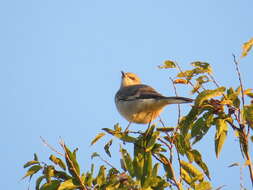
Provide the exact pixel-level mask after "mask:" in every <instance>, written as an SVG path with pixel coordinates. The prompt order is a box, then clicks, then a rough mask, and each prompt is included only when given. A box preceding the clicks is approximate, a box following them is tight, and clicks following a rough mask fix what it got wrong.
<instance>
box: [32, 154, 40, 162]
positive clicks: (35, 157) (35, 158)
mask: <svg viewBox="0 0 253 190" xmlns="http://www.w3.org/2000/svg"><path fill="white" fill-rule="evenodd" d="M33 157H34V158H33V159H34V160H35V161H39V158H38V156H37V154H36V153H34V154H33Z"/></svg>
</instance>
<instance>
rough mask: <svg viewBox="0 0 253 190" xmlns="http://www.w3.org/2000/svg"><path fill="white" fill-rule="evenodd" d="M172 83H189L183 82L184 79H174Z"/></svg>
mask: <svg viewBox="0 0 253 190" xmlns="http://www.w3.org/2000/svg"><path fill="white" fill-rule="evenodd" d="M173 83H174V84H188V83H189V81H188V80H185V79H175V80H173Z"/></svg>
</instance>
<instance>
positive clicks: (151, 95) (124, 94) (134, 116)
mask: <svg viewBox="0 0 253 190" xmlns="http://www.w3.org/2000/svg"><path fill="white" fill-rule="evenodd" d="M121 73H122V77H121V85H120V88H119V90H118V92H117V93H116V95H115V104H116V107H117V109H118V111H119V113H120V114H121V115H122V116H123V117H124V118H125V119H126V120H128V121H129V122H130V123H132V122H133V123H142V124H146V123H150V122H151V121H153V120H154V119H155V118H156V117H158V116H159V115H160V113H161V112H162V110H163V108H164V107H165V106H166V105H168V104H182V103H190V102H192V101H193V100H192V99H190V98H185V97H177V96H173V97H166V96H163V95H161V94H160V93H158V92H157V91H156V90H155V89H153V88H152V87H150V86H148V85H145V84H141V80H140V78H139V77H138V76H137V75H135V74H133V73H125V72H123V71H121ZM130 123H129V124H130Z"/></svg>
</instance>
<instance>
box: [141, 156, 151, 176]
mask: <svg viewBox="0 0 253 190" xmlns="http://www.w3.org/2000/svg"><path fill="white" fill-rule="evenodd" d="M143 173H144V174H145V175H146V176H148V177H149V176H151V175H152V154H151V152H147V153H145V154H144V166H143Z"/></svg>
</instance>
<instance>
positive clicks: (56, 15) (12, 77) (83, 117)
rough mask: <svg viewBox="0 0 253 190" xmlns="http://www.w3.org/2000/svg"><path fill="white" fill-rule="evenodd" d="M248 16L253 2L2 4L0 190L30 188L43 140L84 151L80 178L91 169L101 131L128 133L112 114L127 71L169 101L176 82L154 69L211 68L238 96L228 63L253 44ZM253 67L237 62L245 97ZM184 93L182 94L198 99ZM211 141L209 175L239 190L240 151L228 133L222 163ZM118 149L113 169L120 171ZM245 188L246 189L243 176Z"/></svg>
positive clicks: (53, 0)
mask: <svg viewBox="0 0 253 190" xmlns="http://www.w3.org/2000/svg"><path fill="white" fill-rule="evenodd" d="M252 7H253V2H252V1H251V0H241V1H235V0H232V1H231V0H230V1H228V0H223V1H219V0H212V1H203V0H194V1H170V0H158V1H155V0H139V1H136V0H135V1H134V0H128V1H117V0H107V1H98V0H93V1H88V0H75V1H66V0H43V1H42V0H36V1H32V0H23V1H18V0H9V1H1V2H0V23H1V30H0V41H1V43H0V51H1V56H0V86H1V89H2V90H1V92H2V93H0V115H1V119H0V125H1V131H2V132H1V138H0V145H1V147H2V153H1V155H2V156H1V163H0V168H1V174H0V175H1V179H2V180H1V182H0V184H1V186H2V187H5V189H7V190H11V189H26V188H27V186H28V185H27V181H20V178H21V177H22V176H23V175H24V173H25V170H24V169H23V168H22V165H23V164H24V163H25V162H26V161H28V160H30V159H32V157H33V153H34V152H37V153H38V155H39V158H40V159H41V160H44V161H46V160H47V159H48V157H49V155H50V154H51V153H52V152H51V151H50V150H49V149H48V148H47V147H45V146H44V145H43V144H42V142H41V140H40V138H39V136H42V137H44V138H45V139H46V140H47V141H48V142H49V143H50V144H52V145H53V146H55V147H57V148H59V146H58V145H57V143H58V141H59V137H61V138H63V139H64V140H65V141H66V143H67V144H68V145H69V146H70V147H72V148H75V147H79V150H80V151H79V154H78V155H79V161H80V163H81V165H82V166H83V170H84V171H87V170H88V169H89V166H90V164H91V163H92V162H94V161H91V160H90V155H91V153H92V152H94V151H97V152H101V153H102V155H104V154H103V150H102V149H103V148H102V147H103V146H102V145H103V143H102V142H101V143H98V145H96V146H94V147H90V146H89V144H90V141H91V139H92V138H93V137H94V136H95V135H96V134H97V133H99V132H101V128H104V127H112V126H113V125H114V124H115V123H117V122H119V123H120V124H121V125H122V126H126V125H127V122H126V121H125V120H124V119H123V118H121V117H120V116H119V114H118V113H117V111H116V108H115V105H114V94H115V92H116V91H117V89H118V87H119V83H120V71H121V70H124V71H131V72H135V73H137V74H138V75H139V76H140V77H141V78H142V80H143V82H145V83H147V84H150V85H152V86H153V87H155V88H156V89H157V90H158V91H160V92H161V93H163V94H165V95H173V86H172V85H171V83H170V81H169V80H168V78H169V77H171V76H173V74H175V72H174V71H170V70H159V69H157V65H161V64H162V63H163V61H164V60H166V59H171V60H175V61H177V62H178V63H180V64H181V66H182V67H183V68H188V67H189V63H190V62H192V61H196V60H200V61H206V62H209V63H211V64H212V66H213V69H214V74H215V77H216V78H217V80H218V81H220V83H221V84H222V85H225V86H234V87H237V86H238V81H237V77H236V74H235V68H234V65H233V62H232V56H231V54H232V53H235V54H236V55H239V54H240V52H241V45H242V44H243V43H244V42H245V41H247V40H249V39H250V38H251V37H253V25H252V18H253V11H252ZM252 62H253V56H252V53H251V55H249V56H248V57H247V58H245V59H243V60H241V71H242V74H243V79H244V84H245V87H252V75H251V72H252V69H253V66H252ZM188 91H189V89H188V88H186V87H180V89H179V92H180V95H182V96H188V97H192V98H193V97H194V96H192V95H191V94H189V93H188ZM175 108H176V106H171V107H168V108H166V110H165V111H164V113H163V114H162V116H163V118H164V120H165V121H166V123H167V124H168V125H175V122H176V117H177V112H176V111H175V110H176V109H175ZM184 108H185V110H186V111H187V110H188V109H189V107H187V106H185V107H184ZM132 127H133V128H134V127H136V128H137V127H138V129H139V128H141V127H143V128H145V126H142V125H136V126H132ZM213 132H214V131H211V133H210V134H209V135H208V137H207V139H206V141H205V142H203V143H201V144H200V145H198V148H200V150H203V152H204V153H203V159H204V160H206V161H207V163H208V164H209V165H210V166H211V168H213V169H212V170H211V176H212V182H213V184H214V186H215V187H218V186H220V185H224V184H225V185H227V186H226V187H225V188H224V189H239V178H240V175H239V169H238V168H228V167H227V166H228V165H230V164H231V163H234V162H241V163H243V162H242V160H241V154H240V152H239V149H238V142H237V141H236V140H235V138H234V136H233V132H232V131H231V132H230V133H229V134H230V136H231V138H229V139H228V141H227V142H226V144H225V146H224V150H223V152H222V153H221V157H220V159H219V160H217V159H216V158H215V154H214V144H213V138H214V137H213V136H214V133H213ZM116 144H117V143H116ZM116 144H115V146H113V147H112V150H113V153H112V155H113V156H114V158H113V159H112V160H111V162H112V163H114V164H115V165H116V166H118V155H119V152H118V148H119V146H118V145H116ZM251 150H252V147H251ZM105 158H106V157H105ZM96 163H98V162H97V161H96ZM101 164H102V163H101ZM243 181H244V184H245V186H246V187H248V189H250V188H251V184H250V182H249V177H248V172H247V169H244V173H243ZM2 183H3V184H2Z"/></svg>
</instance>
